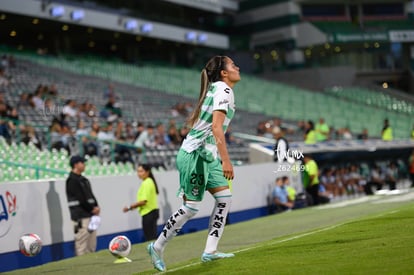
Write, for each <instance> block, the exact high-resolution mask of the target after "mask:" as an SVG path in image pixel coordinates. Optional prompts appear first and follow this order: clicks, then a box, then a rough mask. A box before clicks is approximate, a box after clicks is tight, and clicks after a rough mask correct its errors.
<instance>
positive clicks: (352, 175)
mask: <svg viewBox="0 0 414 275" xmlns="http://www.w3.org/2000/svg"><path fill="white" fill-rule="evenodd" d="M363 185H365V179H364V178H363V177H362V176H361V174H360V173H359V168H358V166H357V165H356V164H351V165H350V166H349V174H348V181H347V182H346V188H347V192H348V194H356V193H359V192H362V191H363Z"/></svg>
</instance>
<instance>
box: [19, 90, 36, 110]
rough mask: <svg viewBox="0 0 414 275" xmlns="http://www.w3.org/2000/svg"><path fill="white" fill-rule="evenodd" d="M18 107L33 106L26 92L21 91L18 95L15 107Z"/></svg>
mask: <svg viewBox="0 0 414 275" xmlns="http://www.w3.org/2000/svg"><path fill="white" fill-rule="evenodd" d="M20 107H33V106H32V105H31V103H30V101H29V94H28V93H21V94H20V96H19V102H18V103H17V108H20Z"/></svg>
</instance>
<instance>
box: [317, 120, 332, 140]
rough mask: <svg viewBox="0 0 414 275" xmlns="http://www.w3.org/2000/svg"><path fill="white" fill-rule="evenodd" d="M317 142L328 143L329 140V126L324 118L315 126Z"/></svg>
mask: <svg viewBox="0 0 414 275" xmlns="http://www.w3.org/2000/svg"><path fill="white" fill-rule="evenodd" d="M315 133H316V141H317V142H321V141H327V140H328V139H329V133H330V130H329V126H328V124H327V123H326V122H325V119H324V118H322V117H321V118H319V122H318V123H316V125H315Z"/></svg>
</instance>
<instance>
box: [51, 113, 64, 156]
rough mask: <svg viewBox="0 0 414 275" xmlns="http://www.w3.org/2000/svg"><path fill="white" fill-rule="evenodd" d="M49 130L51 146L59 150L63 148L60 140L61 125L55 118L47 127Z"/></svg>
mask: <svg viewBox="0 0 414 275" xmlns="http://www.w3.org/2000/svg"><path fill="white" fill-rule="evenodd" d="M49 132H50V144H51V148H52V149H53V148H54V149H56V150H58V151H59V150H61V149H62V148H64V145H63V142H62V126H61V124H60V122H59V120H57V119H56V118H54V119H53V120H52V124H51V125H50V127H49Z"/></svg>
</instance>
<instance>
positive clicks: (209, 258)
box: [201, 252, 234, 263]
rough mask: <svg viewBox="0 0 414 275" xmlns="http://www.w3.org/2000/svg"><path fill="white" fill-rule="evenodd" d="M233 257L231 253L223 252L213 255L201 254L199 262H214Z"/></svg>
mask: <svg viewBox="0 0 414 275" xmlns="http://www.w3.org/2000/svg"><path fill="white" fill-rule="evenodd" d="M231 257H234V254H233V253H223V252H215V253H205V252H204V253H203V255H201V261H202V262H204V263H205V262H211V261H214V260H218V259H223V258H231Z"/></svg>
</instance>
